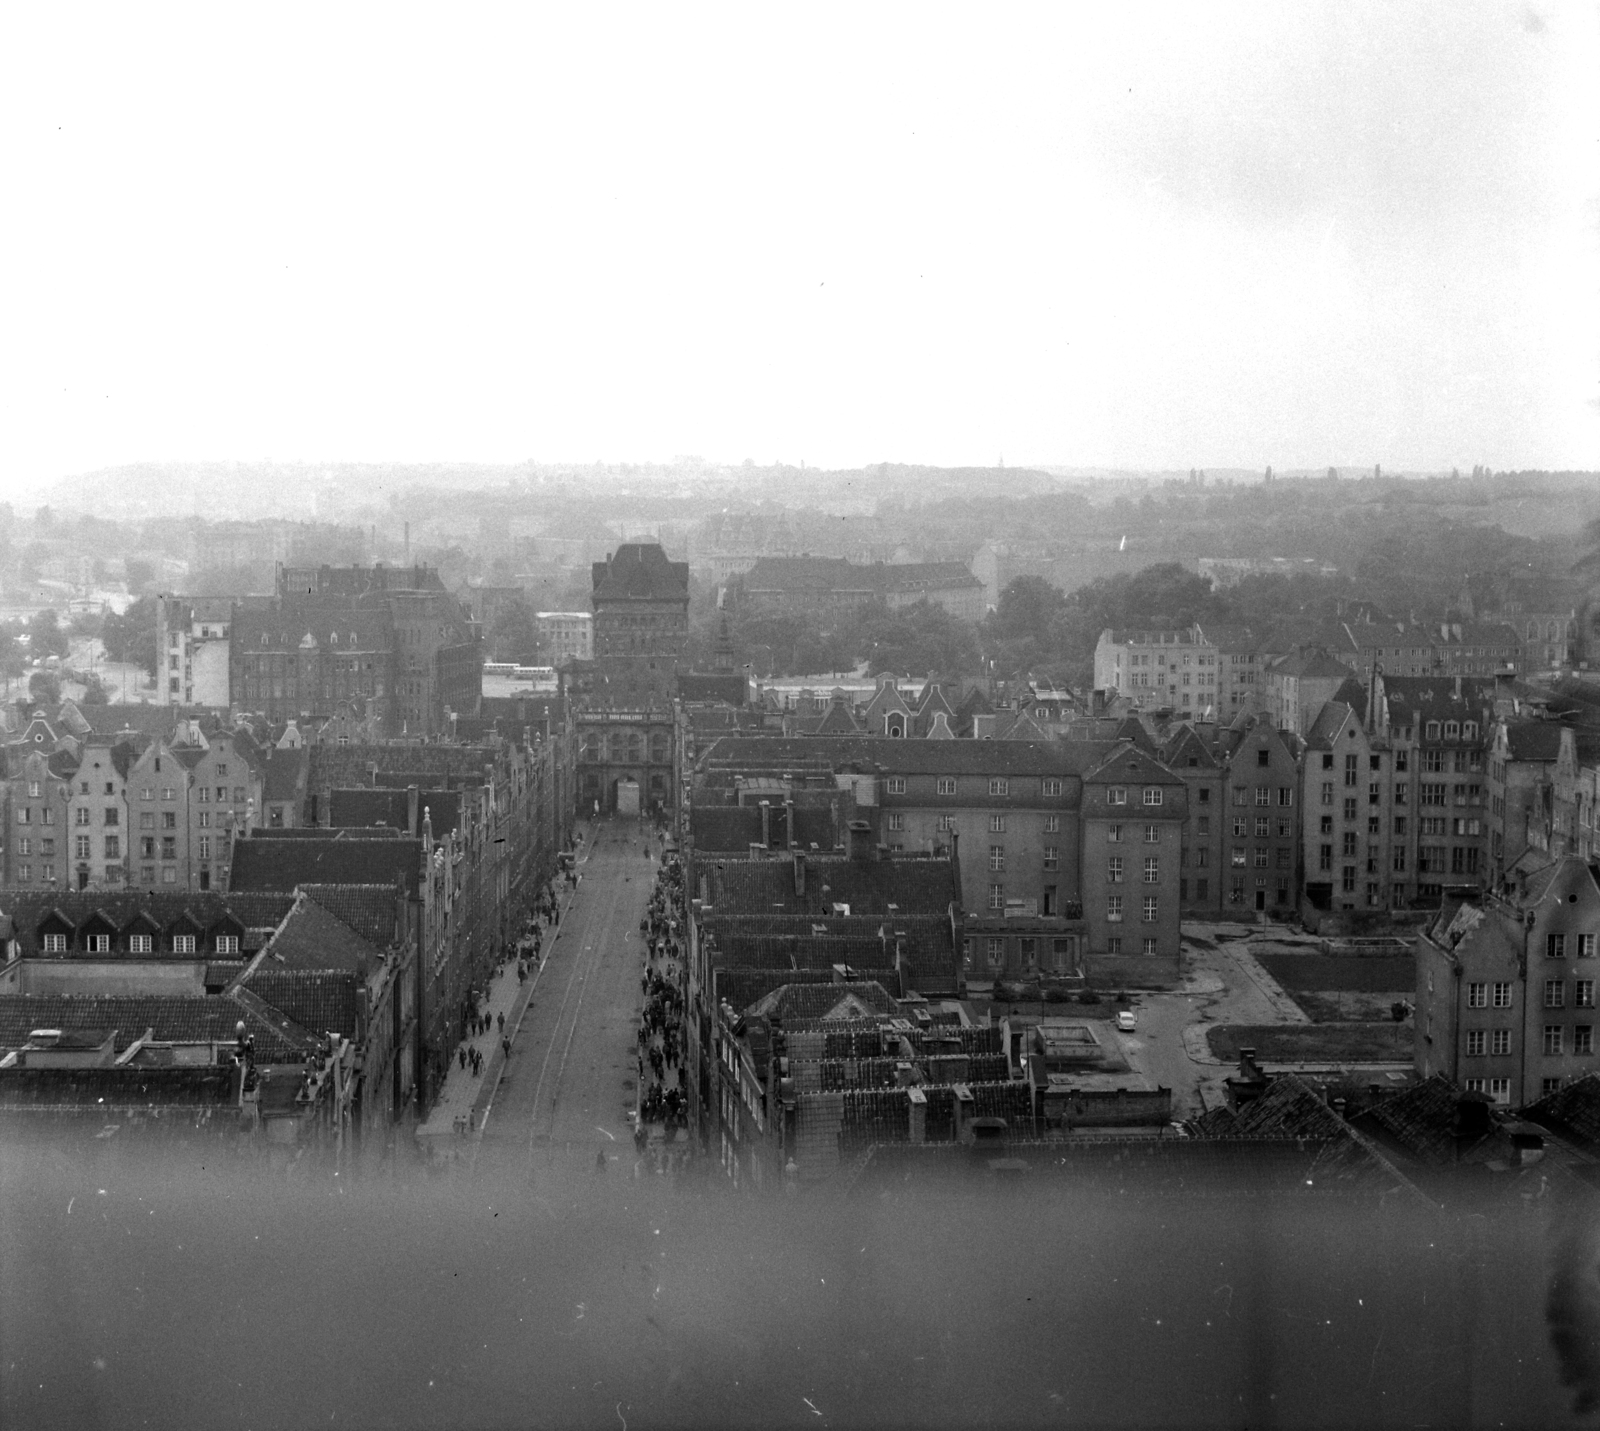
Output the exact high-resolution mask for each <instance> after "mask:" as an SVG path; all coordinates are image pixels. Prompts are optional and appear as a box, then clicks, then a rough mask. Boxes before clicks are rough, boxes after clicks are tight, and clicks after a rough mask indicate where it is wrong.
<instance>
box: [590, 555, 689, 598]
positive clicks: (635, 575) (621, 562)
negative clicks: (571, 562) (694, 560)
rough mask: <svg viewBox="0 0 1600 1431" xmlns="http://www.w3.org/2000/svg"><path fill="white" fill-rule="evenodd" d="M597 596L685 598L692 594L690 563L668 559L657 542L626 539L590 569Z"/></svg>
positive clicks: (595, 596) (595, 595)
mask: <svg viewBox="0 0 1600 1431" xmlns="http://www.w3.org/2000/svg"><path fill="white" fill-rule="evenodd" d="M591 578H592V580H593V583H594V599H595V600H596V601H597V602H600V601H619V600H632V601H682V600H684V599H686V598H687V597H688V595H689V563H688V562H686V561H668V560H667V554H666V552H664V551H663V550H662V549H661V548H660V547H659V546H658V545H656V544H654V543H648V544H647V543H643V542H625V543H623V545H621V546H619V547H618V548H617V549H616V551H614V552H613V553H612V554H611V555H610V556H609V557H607V558H606V560H605V561H597V562H595V563H594V564H593V566H592V568H591Z"/></svg>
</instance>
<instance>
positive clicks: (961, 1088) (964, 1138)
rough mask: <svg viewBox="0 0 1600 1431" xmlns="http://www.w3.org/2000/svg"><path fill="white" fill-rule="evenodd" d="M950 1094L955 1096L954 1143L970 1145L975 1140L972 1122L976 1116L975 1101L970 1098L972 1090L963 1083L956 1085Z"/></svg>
mask: <svg viewBox="0 0 1600 1431" xmlns="http://www.w3.org/2000/svg"><path fill="white" fill-rule="evenodd" d="M951 1092H952V1093H954V1094H955V1115H956V1142H958V1143H971V1142H973V1141H974V1138H975V1135H974V1134H973V1131H972V1120H973V1118H974V1117H976V1116H977V1111H978V1102H977V1099H975V1098H974V1097H973V1096H972V1090H971V1089H970V1088H968V1087H967V1085H966V1084H965V1083H958V1084H956V1086H955V1087H954V1088H953V1089H952V1090H951Z"/></svg>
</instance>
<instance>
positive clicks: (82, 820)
mask: <svg viewBox="0 0 1600 1431" xmlns="http://www.w3.org/2000/svg"><path fill="white" fill-rule="evenodd" d="M72 823H73V824H74V825H87V824H88V823H89V809H88V807H87V806H86V805H79V806H77V807H76V808H75V809H74V810H73V812H72Z"/></svg>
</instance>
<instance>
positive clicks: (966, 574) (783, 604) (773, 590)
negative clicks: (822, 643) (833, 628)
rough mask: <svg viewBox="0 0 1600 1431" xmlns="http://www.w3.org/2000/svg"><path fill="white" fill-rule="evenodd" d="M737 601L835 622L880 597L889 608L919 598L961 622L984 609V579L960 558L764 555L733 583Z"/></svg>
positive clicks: (759, 609)
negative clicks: (869, 561) (866, 562)
mask: <svg viewBox="0 0 1600 1431" xmlns="http://www.w3.org/2000/svg"><path fill="white" fill-rule="evenodd" d="M738 590H739V596H738V600H739V602H740V603H741V604H742V605H744V606H745V607H746V608H747V609H748V610H750V611H751V612H753V613H757V614H761V615H769V616H788V617H796V618H801V619H808V620H827V621H834V620H838V619H840V618H841V617H842V616H844V615H846V614H848V613H849V612H851V611H854V610H855V609H857V608H858V607H861V606H864V605H868V604H871V603H873V602H876V601H882V602H884V603H885V605H887V606H888V607H889V608H890V610H899V609H901V608H903V607H907V606H914V605H916V604H917V603H918V602H919V601H927V602H928V603H930V604H931V605H934V606H940V607H943V608H944V609H945V610H946V611H948V612H949V613H950V614H951V615H952V616H956V617H959V618H960V619H962V620H964V621H979V620H981V619H982V618H983V614H984V610H985V602H984V589H983V583H982V582H981V581H979V580H978V578H977V577H975V576H974V575H973V574H972V572H971V571H970V570H969V569H968V568H967V567H966V566H965V565H964V564H963V563H961V562H915V563H892V562H891V563H884V562H877V563H874V564H873V565H871V566H858V565H856V564H855V563H854V562H851V561H849V560H847V559H846V558H844V557H809V556H805V557H763V558H762V559H761V560H760V561H758V562H757V563H756V564H755V565H754V567H752V568H751V569H750V571H749V572H748V573H746V574H745V576H744V577H743V578H742V579H741V580H740V581H739V583H738Z"/></svg>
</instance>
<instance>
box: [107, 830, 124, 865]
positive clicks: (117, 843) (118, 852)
mask: <svg viewBox="0 0 1600 1431" xmlns="http://www.w3.org/2000/svg"><path fill="white" fill-rule="evenodd" d="M106 858H107V859H108V860H119V859H121V858H122V839H121V837H120V836H118V835H107V836H106Z"/></svg>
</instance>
